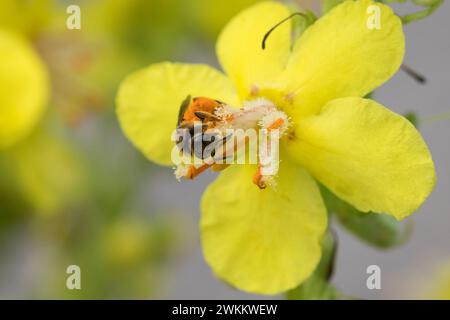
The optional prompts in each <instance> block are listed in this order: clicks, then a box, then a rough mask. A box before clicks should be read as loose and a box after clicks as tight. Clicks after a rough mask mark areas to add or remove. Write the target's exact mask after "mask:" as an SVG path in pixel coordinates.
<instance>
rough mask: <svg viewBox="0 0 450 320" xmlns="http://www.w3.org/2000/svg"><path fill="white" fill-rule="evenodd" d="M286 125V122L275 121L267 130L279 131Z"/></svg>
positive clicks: (281, 120)
mask: <svg viewBox="0 0 450 320" xmlns="http://www.w3.org/2000/svg"><path fill="white" fill-rule="evenodd" d="M283 124H284V120H283V119H281V118H279V119H278V120H277V121H275V122H274V123H272V124H271V125H270V126H269V127H268V128H267V130H269V131H270V130H275V129H279V128H281V126H282V125H283Z"/></svg>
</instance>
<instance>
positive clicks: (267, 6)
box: [217, 1, 291, 99]
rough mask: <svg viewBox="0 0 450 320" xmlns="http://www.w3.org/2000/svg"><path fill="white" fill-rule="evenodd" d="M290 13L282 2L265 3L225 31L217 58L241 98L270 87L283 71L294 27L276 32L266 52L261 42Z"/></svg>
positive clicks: (232, 23)
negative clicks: (259, 89)
mask: <svg viewBox="0 0 450 320" xmlns="http://www.w3.org/2000/svg"><path fill="white" fill-rule="evenodd" d="M289 14H290V12H289V10H288V9H287V8H286V7H285V6H284V5H282V4H280V3H276V2H270V1H269V2H262V3H259V4H256V5H254V6H252V7H250V8H248V9H246V10H244V11H242V12H241V13H240V14H239V15H237V16H236V17H235V18H234V19H232V20H231V21H230V22H229V23H228V25H227V26H226V27H225V28H224V30H223V31H222V33H221V35H220V37H219V40H218V41H217V55H218V57H219V61H220V63H221V65H222V67H223V68H224V70H225V71H226V73H227V74H228V75H229V76H230V78H231V79H232V80H233V81H234V83H235V84H236V87H237V88H238V92H239V96H240V97H241V99H247V98H248V96H249V94H250V93H251V92H252V91H253V93H256V92H257V89H258V88H261V87H267V86H269V87H270V86H271V82H272V81H273V79H274V78H275V76H278V75H279V73H280V72H281V70H283V68H284V66H285V64H286V61H287V58H288V55H289V49H290V45H291V34H290V32H291V26H290V24H289V23H285V24H283V25H282V26H280V27H279V28H277V30H276V31H274V32H273V34H272V35H271V36H270V38H269V39H268V40H267V48H266V49H265V50H262V48H261V43H262V40H263V37H264V35H265V33H266V32H267V31H268V30H269V29H270V28H272V27H273V26H274V25H275V24H277V23H278V22H280V20H283V19H284V18H286V17H287V16H289Z"/></svg>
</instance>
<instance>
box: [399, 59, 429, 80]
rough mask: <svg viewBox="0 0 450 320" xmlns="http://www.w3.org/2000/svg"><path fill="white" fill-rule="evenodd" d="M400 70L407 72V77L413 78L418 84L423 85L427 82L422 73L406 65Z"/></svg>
mask: <svg viewBox="0 0 450 320" xmlns="http://www.w3.org/2000/svg"><path fill="white" fill-rule="evenodd" d="M400 68H401V69H402V70H403V71H405V72H406V74H407V75H409V76H410V77H412V78H413V79H414V80H416V81H417V82H419V83H421V84H425V83H426V82H427V79H426V78H425V76H423V75H421V74H420V73H418V72H417V71H416V70H414V69H412V68H411V67H408V66H407V65H406V64H402V66H401V67H400Z"/></svg>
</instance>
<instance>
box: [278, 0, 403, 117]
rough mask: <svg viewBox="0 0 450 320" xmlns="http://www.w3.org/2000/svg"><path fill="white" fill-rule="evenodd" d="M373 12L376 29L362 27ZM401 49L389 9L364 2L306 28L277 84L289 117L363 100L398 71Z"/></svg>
mask: <svg viewBox="0 0 450 320" xmlns="http://www.w3.org/2000/svg"><path fill="white" fill-rule="evenodd" d="M371 6H374V7H371ZM374 8H379V18H380V25H379V26H380V29H370V28H369V27H368V23H369V25H371V26H373V25H372V24H371V23H372V22H373V20H372V19H374V18H376V16H374V12H377V10H378V9H374ZM371 10H374V11H371ZM404 51H405V50H404V34H403V30H402V24H401V21H400V19H399V18H398V17H397V16H396V15H395V14H394V13H393V12H392V9H391V8H389V7H388V6H386V5H383V4H379V3H378V4H375V2H374V1H370V0H361V1H346V2H345V3H343V4H341V5H339V6H337V7H336V8H334V9H333V10H331V11H330V12H329V13H328V14H326V15H325V16H324V17H322V18H320V19H319V20H318V21H317V22H316V23H315V24H314V25H313V26H311V27H310V28H309V29H307V31H306V32H305V33H304V34H303V35H302V36H301V37H300V39H298V41H297V43H296V44H295V47H294V50H293V53H292V55H291V56H290V59H289V62H288V64H287V68H286V72H285V74H284V75H283V76H282V78H283V80H282V81H283V82H284V83H285V84H284V85H283V86H284V87H285V88H286V89H285V94H286V95H287V97H288V98H289V99H290V101H292V102H293V103H292V105H293V106H294V108H293V110H292V112H291V113H292V115H293V116H294V115H295V114H298V115H305V114H311V113H315V112H318V111H319V110H320V108H321V107H322V106H323V105H324V104H325V103H327V102H328V101H330V100H332V99H336V98H344V97H351V96H360V97H363V96H365V95H366V94H368V93H369V92H371V91H372V90H374V89H375V88H377V87H378V86H380V85H381V84H382V83H384V82H385V81H387V80H388V79H389V78H390V77H391V76H392V75H393V74H394V73H395V72H396V71H397V70H398V68H399V67H400V65H401V62H402V59H403V56H404Z"/></svg>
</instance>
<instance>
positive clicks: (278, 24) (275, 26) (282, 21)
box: [262, 12, 308, 50]
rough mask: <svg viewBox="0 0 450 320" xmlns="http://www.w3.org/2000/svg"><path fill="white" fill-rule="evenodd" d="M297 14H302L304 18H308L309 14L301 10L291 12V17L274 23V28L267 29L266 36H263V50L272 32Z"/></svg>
mask: <svg viewBox="0 0 450 320" xmlns="http://www.w3.org/2000/svg"><path fill="white" fill-rule="evenodd" d="M295 16H302V17H303V18H306V19H308V16H307V15H306V14H304V13H301V12H294V13H293V14H291V15H290V16H289V17H287V18H285V19H283V20H281V21H280V22H278V23H277V24H276V25H274V26H273V27H272V28H270V30H269V31H267V32H266V34H265V35H264V38H263V40H262V49H263V50H264V49H266V41H267V38H268V37H269V36H270V34H271V33H272V32H273V31H274V30H275V29H276V28H278V27H279V26H281V25H282V24H283V23H285V22H286V21H288V20H290V19H292V18H293V17H295Z"/></svg>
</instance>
